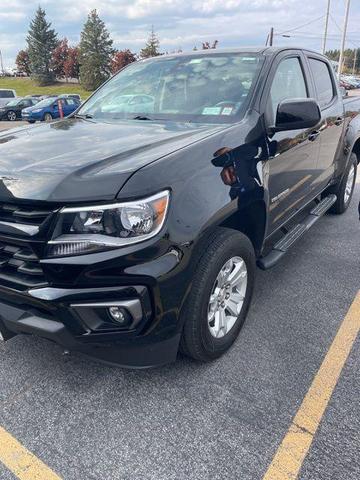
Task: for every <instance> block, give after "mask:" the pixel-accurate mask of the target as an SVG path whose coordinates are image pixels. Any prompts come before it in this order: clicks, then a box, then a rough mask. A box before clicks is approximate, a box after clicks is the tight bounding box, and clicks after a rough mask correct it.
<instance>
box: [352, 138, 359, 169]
mask: <svg viewBox="0 0 360 480" xmlns="http://www.w3.org/2000/svg"><path fill="white" fill-rule="evenodd" d="M352 151H353V152H354V153H355V155H356V156H357V160H358V163H360V138H358V139H357V140H356V142H355V144H354V146H353V149H352Z"/></svg>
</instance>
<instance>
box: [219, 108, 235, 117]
mask: <svg viewBox="0 0 360 480" xmlns="http://www.w3.org/2000/svg"><path fill="white" fill-rule="evenodd" d="M232 111H233V108H232V107H224V108H223V109H222V112H221V115H231V114H232Z"/></svg>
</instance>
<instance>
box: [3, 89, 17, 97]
mask: <svg viewBox="0 0 360 480" xmlns="http://www.w3.org/2000/svg"><path fill="white" fill-rule="evenodd" d="M14 97H15V95H14V92H13V91H12V90H0V98H14Z"/></svg>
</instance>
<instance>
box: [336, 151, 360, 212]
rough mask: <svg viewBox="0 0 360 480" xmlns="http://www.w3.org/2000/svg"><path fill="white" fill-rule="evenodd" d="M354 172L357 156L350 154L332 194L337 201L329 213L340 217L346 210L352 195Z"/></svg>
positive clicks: (355, 170)
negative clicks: (335, 196)
mask: <svg viewBox="0 0 360 480" xmlns="http://www.w3.org/2000/svg"><path fill="white" fill-rule="evenodd" d="M356 172H357V156H356V155H355V153H352V154H351V155H350V161H349V164H348V166H347V167H346V170H345V172H344V175H343V177H342V179H341V180H340V182H339V183H338V184H337V185H336V186H335V189H334V193H335V194H336V195H337V200H336V202H335V203H334V205H333V206H332V207H331V209H330V212H331V213H335V214H338V215H340V214H342V213H344V212H346V210H347V209H348V207H349V205H350V203H351V198H352V196H353V193H354V187H355V180H356Z"/></svg>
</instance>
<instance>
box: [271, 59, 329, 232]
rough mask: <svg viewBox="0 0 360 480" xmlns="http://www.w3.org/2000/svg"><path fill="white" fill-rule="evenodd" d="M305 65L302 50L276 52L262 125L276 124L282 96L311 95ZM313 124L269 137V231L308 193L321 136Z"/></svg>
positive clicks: (278, 224) (276, 226) (285, 217)
mask: <svg viewBox="0 0 360 480" xmlns="http://www.w3.org/2000/svg"><path fill="white" fill-rule="evenodd" d="M308 79H309V77H308V69H307V65H306V61H305V58H304V57H303V55H302V53H301V52H296V53H288V52H286V53H283V54H280V55H278V57H277V58H276V59H275V61H274V64H273V65H272V67H271V70H270V78H269V79H268V82H267V86H266V87H265V90H264V95H263V97H264V98H265V100H266V105H265V124H266V125H265V127H266V129H267V130H268V131H269V127H271V126H272V125H274V124H275V116H276V111H277V107H278V105H279V103H280V102H281V101H282V100H285V99H295V98H306V97H313V90H312V89H313V86H312V84H311V82H310V83H309V81H308ZM319 136H320V134H319V132H318V130H317V127H316V128H311V129H299V130H288V131H282V132H277V133H275V134H274V135H272V136H270V137H268V142H269V143H268V148H269V161H268V169H269V181H268V189H269V204H270V206H269V224H268V233H269V234H271V233H272V232H273V231H274V230H276V229H277V228H279V227H280V226H281V225H282V224H283V223H285V222H286V221H287V220H288V219H289V218H290V217H291V216H292V215H293V214H294V213H296V211H297V210H298V209H301V208H302V207H303V206H304V203H305V202H306V201H307V200H308V199H309V198H310V196H311V184H312V182H313V181H314V177H315V176H316V174H317V172H316V168H317V167H316V165H317V160H318V155H319V148H320V139H319Z"/></svg>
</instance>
